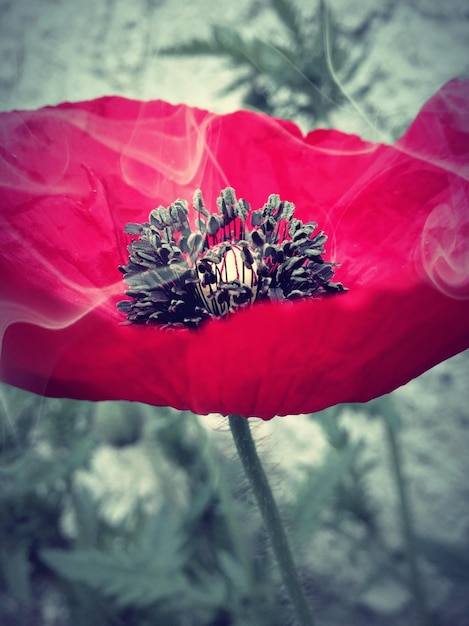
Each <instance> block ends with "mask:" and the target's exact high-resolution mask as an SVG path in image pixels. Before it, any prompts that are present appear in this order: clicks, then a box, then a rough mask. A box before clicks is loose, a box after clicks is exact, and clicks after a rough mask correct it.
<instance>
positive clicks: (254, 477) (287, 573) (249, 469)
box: [228, 415, 314, 626]
mask: <svg viewBox="0 0 469 626" xmlns="http://www.w3.org/2000/svg"><path fill="white" fill-rule="evenodd" d="M228 420H229V423H230V428H231V433H232V435H233V439H234V442H235V444H236V449H237V450H238V454H239V457H240V459H241V462H242V464H243V467H244V471H245V472H246V475H247V477H248V479H249V481H250V483H251V486H252V488H253V491H254V495H255V497H256V500H257V503H258V505H259V509H260V511H261V514H262V518H263V520H264V524H265V525H266V528H267V532H268V533H269V537H270V540H271V542H272V548H273V550H274V554H275V557H276V559H277V563H278V565H279V568H280V572H281V575H282V579H283V583H284V585H285V587H286V589H287V591H288V593H289V595H290V599H291V601H292V604H293V607H294V609H295V611H296V616H297V619H298V624H300V626H314V621H313V617H312V615H311V610H310V608H309V605H308V602H307V600H306V597H305V595H304V593H303V589H302V587H301V583H300V580H299V578H298V572H297V570H296V567H295V563H294V562H293V557H292V554H291V550H290V547H289V545H288V540H287V536H286V534H285V530H284V527H283V525H282V521H281V519H280V515H279V511H278V508H277V505H276V503H275V500H274V497H273V495H272V491H271V489H270V486H269V483H268V481H267V476H266V475H265V472H264V469H263V468H262V465H261V462H260V460H259V457H258V455H257V451H256V445H255V443H254V440H253V438H252V435H251V430H250V428H249V423H248V420H247V419H244V418H243V417H241V416H239V415H230V416H229V417H228Z"/></svg>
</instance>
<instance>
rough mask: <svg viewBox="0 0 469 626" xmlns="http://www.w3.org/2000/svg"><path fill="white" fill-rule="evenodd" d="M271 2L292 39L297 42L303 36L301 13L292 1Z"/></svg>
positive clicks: (276, 0)
mask: <svg viewBox="0 0 469 626" xmlns="http://www.w3.org/2000/svg"><path fill="white" fill-rule="evenodd" d="M271 3H272V7H273V9H274V10H275V12H276V13H277V15H278V17H279V19H280V21H281V22H282V24H283V25H284V26H286V27H287V28H288V29H289V30H290V32H291V34H292V35H293V39H294V40H296V41H298V43H299V42H300V41H301V40H302V38H303V33H302V30H301V26H300V24H301V15H300V14H299V12H298V11H297V10H296V9H294V7H293V3H292V2H288V0H271Z"/></svg>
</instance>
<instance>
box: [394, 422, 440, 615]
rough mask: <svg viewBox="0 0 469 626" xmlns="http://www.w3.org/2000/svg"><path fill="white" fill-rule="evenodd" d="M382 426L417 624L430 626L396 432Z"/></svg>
mask: <svg viewBox="0 0 469 626" xmlns="http://www.w3.org/2000/svg"><path fill="white" fill-rule="evenodd" d="M384 424H385V429H386V435H387V440H388V446H389V451H390V456H391V465H392V471H393V474H394V479H395V482H396V486H397V491H398V495H399V500H400V505H401V506H400V513H401V523H402V533H403V536H404V545H405V550H406V555H407V561H408V564H409V570H410V584H411V589H412V594H413V596H414V601H415V606H416V609H417V612H418V617H419V623H420V624H421V626H432V625H433V623H434V622H433V620H432V619H431V617H430V613H429V611H428V606H427V600H426V597H425V590H424V587H423V584H422V580H421V577H420V572H419V568H418V564H417V550H416V546H415V533H414V525H413V521H412V513H411V510H410V503H409V496H408V493H407V488H406V484H405V479H404V475H403V472H402V459H401V451H400V446H399V440H398V435H397V432H396V426H395V425H393V424H392V423H391V422H390V420H388V419H384Z"/></svg>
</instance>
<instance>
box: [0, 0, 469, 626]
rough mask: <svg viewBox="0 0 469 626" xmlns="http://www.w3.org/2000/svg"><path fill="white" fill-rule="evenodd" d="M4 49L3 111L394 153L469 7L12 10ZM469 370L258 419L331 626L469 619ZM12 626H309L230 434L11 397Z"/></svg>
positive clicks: (1, 500)
mask: <svg viewBox="0 0 469 626" xmlns="http://www.w3.org/2000/svg"><path fill="white" fill-rule="evenodd" d="M0 59H1V62H0V109H1V110H3V111H7V110H12V109H33V108H38V107H41V106H44V105H49V104H56V103H58V102H61V101H64V100H71V101H78V100H84V99H91V98H95V97H98V96H101V95H105V94H120V95H124V96H127V97H130V98H137V99H156V98H160V99H164V100H168V101H170V102H172V103H178V102H184V103H186V104H190V105H193V106H197V107H200V108H207V109H210V110H212V111H214V112H217V113H224V112H229V111H233V110H235V109H238V108H241V107H249V108H252V109H257V110H262V111H267V112H268V113H270V114H272V115H276V116H279V117H286V118H289V119H293V120H295V121H296V122H297V123H298V124H299V125H300V126H301V127H302V129H303V130H305V131H307V130H310V129H313V128H316V127H321V126H322V127H330V126H334V127H336V128H339V129H341V130H343V131H345V132H349V133H357V134H360V135H362V136H363V137H365V138H367V139H371V140H377V141H393V140H394V139H396V138H397V137H399V136H400V135H401V134H402V133H403V132H404V130H405V129H406V127H407V125H408V124H409V123H410V121H411V120H412V119H413V118H414V117H415V115H416V114H417V112H418V110H419V108H420V107H421V106H422V104H423V103H424V102H425V101H426V100H427V99H428V98H429V97H430V96H431V95H432V94H433V93H434V92H435V91H436V90H437V89H438V88H439V87H441V86H442V84H444V83H445V82H446V81H447V80H449V79H451V78H453V77H455V76H469V5H468V3H467V1H466V0H448V1H446V2H445V3H440V2H436V0H402V1H392V0H381V2H379V3H378V2H373V1H372V0H366V1H365V0H361V1H360V2H358V1H347V0H329V1H328V2H327V6H326V4H324V3H323V2H315V1H314V0H310V1H308V2H306V0H296V1H292V2H287V1H286V0H283V1H280V0H271V1H268V0H263V1H260V0H257V1H256V0H238V1H237V2H235V3H233V2H227V1H226V0H219V2H217V3H211V2H208V1H201V2H197V3H194V2H189V1H183V0H177V1H176V0H134V1H133V2H132V3H128V2H125V1H123V0H93V1H92V0H82V1H81V3H80V6H77V3H75V2H72V0H35V2H34V3H33V2H29V1H28V0H16V1H15V0H0ZM468 374H469V353H464V354H461V355H458V356H457V357H454V358H453V359H450V360H449V361H447V362H446V363H443V364H441V365H439V366H438V367H436V368H434V369H433V370H432V371H429V372H427V373H426V374H425V375H423V376H422V377H420V378H419V379H417V380H415V381H412V382H411V383H409V384H408V385H406V386H405V387H403V388H401V389H399V390H397V391H396V392H395V393H394V394H392V397H391V398H390V399H386V400H385V401H384V404H383V403H381V404H377V405H373V406H368V405H365V406H353V407H352V406H343V407H337V408H335V409H331V410H329V411H325V412H323V413H320V414H317V415H314V416H290V417H285V418H277V419H275V420H273V421H272V422H269V423H262V422H260V421H256V420H254V421H253V431H254V435H255V437H256V440H257V442H258V446H259V451H260V454H261V456H262V459H263V461H264V464H265V467H266V469H267V471H268V473H269V477H270V479H271V482H272V485H273V488H274V491H275V494H276V497H277V500H278V502H279V505H280V507H281V511H282V514H283V516H284V519H285V520H286V524H287V529H288V532H289V535H290V537H291V541H292V546H293V549H294V552H295V557H296V560H297V563H298V565H299V567H300V574H301V578H302V581H303V583H304V586H305V588H306V589H307V591H308V596H309V598H310V600H311V604H312V607H313V609H314V613H315V615H316V621H317V623H318V624H319V625H324V626H326V625H327V626H339V625H340V626H344V625H345V624H354V625H355V624H357V625H360V626H361V625H364V626H365V625H372V626H374V625H376V626H391V625H393V626H394V625H395V624H399V625H400V626H413V625H414V624H422V625H423V624H435V625H437V624H439V625H440V626H467V625H468V624H469V600H468V598H467V595H468V594H467V589H468V582H469V497H468V496H469V487H468V483H467V475H468V473H469V455H468V454H467V450H468V446H469V408H468V407H469V391H468V387H467V379H468ZM396 450H397V453H396ZM400 473H403V474H404V476H405V479H406V486H407V490H406V493H407V495H408V497H409V500H410V505H411V506H410V508H411V512H412V517H413V522H414V527H415V538H414V542H413V550H414V551H415V552H416V554H417V558H418V564H419V573H420V575H419V585H420V586H421V587H422V588H423V589H424V590H425V591H424V594H423V595H424V596H426V597H424V598H423V600H422V598H421V599H420V601H418V599H417V602H416V599H415V595H416V593H415V584H414V582H415V581H413V577H412V574H411V573H409V567H408V550H409V545H408V544H407V543H406V536H405V532H403V530H402V527H403V523H404V521H405V519H404V518H403V504H404V501H403V498H402V490H401V489H400V486H402V481H400V478H399V474H400ZM404 500H405V498H404ZM404 508H405V507H404ZM417 595H418V594H417ZM422 603H423V605H424V609H423V610H422V606H421V605H422ZM419 605H420V609H419ZM425 613H428V614H429V617H428V616H427V617H425V615H424V614H425ZM0 623H1V624H2V625H6V626H10V625H11V626H23V625H25V626H30V625H31V626H33V625H34V626H37V625H40V626H42V625H44V626H49V625H50V626H62V625H63V626H69V625H71V626H81V625H82V624H83V625H85V624H86V625H87V626H94V625H107V624H109V625H124V624H125V625H126V626H128V625H133V624H135V625H138V626H147V625H148V626H154V625H163V626H164V625H168V626H173V625H174V626H178V625H181V626H186V625H187V626H205V625H207V626H208V625H213V626H225V625H226V626H228V625H237V626H250V625H252V626H258V625H259V626H262V625H263V624H265V625H269V626H272V625H274V626H275V625H278V626H286V625H288V624H294V618H293V617H292V614H291V610H290V606H289V601H288V598H287V596H286V594H285V592H284V590H283V587H282V585H281V582H280V577H279V575H278V572H277V570H276V567H275V563H274V562H273V558H272V555H271V553H270V547H269V544H268V541H267V539H266V536H265V532H264V530H263V527H262V523H261V520H260V518H259V515H258V513H257V512H256V507H255V506H254V503H253V500H252V495H251V493H250V490H249V488H248V486H247V484H246V481H245V479H244V476H243V473H242V470H241V467H240V465H239V462H238V461H237V459H236V456H235V452H234V447H233V445H232V442H231V438H230V434H229V432H228V425H227V423H226V420H225V419H224V418H222V417H220V416H209V417H197V416H194V415H192V414H189V413H178V412H176V411H173V410H170V409H155V408H152V407H146V406H143V405H138V404H127V403H98V404H92V403H86V402H72V401H60V400H50V399H39V398H37V397H34V396H32V395H30V394H27V393H24V392H22V391H19V390H16V389H13V388H9V387H7V386H2V387H0Z"/></svg>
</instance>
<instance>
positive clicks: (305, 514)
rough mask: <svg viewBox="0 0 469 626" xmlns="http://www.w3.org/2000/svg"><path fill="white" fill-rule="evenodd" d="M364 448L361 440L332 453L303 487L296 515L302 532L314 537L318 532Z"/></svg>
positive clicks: (298, 494) (305, 481) (299, 492)
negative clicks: (323, 514)
mask: <svg viewBox="0 0 469 626" xmlns="http://www.w3.org/2000/svg"><path fill="white" fill-rule="evenodd" d="M362 445H363V444H362V442H361V441H359V442H357V443H355V444H353V445H349V446H346V447H345V448H342V449H341V450H331V451H330V452H329V454H328V455H327V456H326V458H325V461H324V463H323V464H322V465H321V467H319V468H318V469H317V470H316V471H315V472H314V473H313V475H312V476H308V478H306V479H305V480H304V481H303V482H302V484H300V485H299V488H298V492H297V499H296V505H295V507H294V511H293V514H292V520H294V522H295V524H297V525H298V528H299V533H301V532H302V531H303V532H305V533H307V535H308V537H311V536H312V534H313V533H314V532H315V531H316V530H317V528H318V527H319V525H320V522H321V513H322V511H323V510H324V508H325V506H326V504H327V503H328V501H329V499H330V498H331V497H332V496H333V494H334V492H335V490H336V489H337V487H338V486H339V485H340V483H341V481H342V479H343V478H344V476H345V475H346V474H347V473H348V472H349V470H350V469H351V467H352V466H353V463H354V461H355V459H356V458H357V455H358V453H359V452H360V450H361V448H362Z"/></svg>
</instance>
